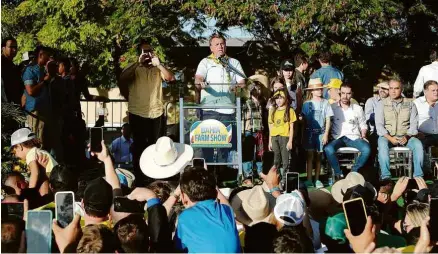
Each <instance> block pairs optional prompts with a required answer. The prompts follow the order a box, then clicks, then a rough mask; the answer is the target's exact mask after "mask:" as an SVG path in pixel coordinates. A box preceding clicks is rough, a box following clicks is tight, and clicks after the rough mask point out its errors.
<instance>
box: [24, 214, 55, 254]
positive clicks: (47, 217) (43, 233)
mask: <svg viewBox="0 0 438 254" xmlns="http://www.w3.org/2000/svg"><path fill="white" fill-rule="evenodd" d="M52 220H53V217H52V211H48V210H42V211H28V212H27V222H26V244H27V252H28V253H51V252H52Z"/></svg>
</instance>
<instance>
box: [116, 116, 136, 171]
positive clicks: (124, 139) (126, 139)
mask: <svg viewBox="0 0 438 254" xmlns="http://www.w3.org/2000/svg"><path fill="white" fill-rule="evenodd" d="M132 142H133V141H132V139H131V127H130V126H129V124H128V123H125V124H123V126H122V136H121V137H118V138H116V139H115V140H114V141H113V142H112V143H111V152H112V153H113V155H114V159H115V162H116V163H131V162H132V154H131V144H132Z"/></svg>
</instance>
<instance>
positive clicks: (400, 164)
mask: <svg viewBox="0 0 438 254" xmlns="http://www.w3.org/2000/svg"><path fill="white" fill-rule="evenodd" d="M389 158H390V169H394V170H395V175H396V176H407V177H412V151H411V149H409V148H408V147H400V146H396V147H392V148H390V149H389Z"/></svg>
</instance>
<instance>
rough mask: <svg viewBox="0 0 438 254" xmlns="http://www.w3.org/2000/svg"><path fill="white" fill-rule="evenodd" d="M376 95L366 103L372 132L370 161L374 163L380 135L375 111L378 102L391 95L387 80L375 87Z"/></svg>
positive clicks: (367, 117) (366, 114)
mask: <svg viewBox="0 0 438 254" xmlns="http://www.w3.org/2000/svg"><path fill="white" fill-rule="evenodd" d="M374 89H375V92H374V96H373V97H371V98H369V99H368V100H367V102H366V103H365V119H366V121H367V124H368V127H369V130H370V133H369V136H368V141H369V143H370V146H371V154H370V158H369V160H368V163H370V164H374V163H375V162H376V156H377V140H378V138H379V136H378V135H377V130H376V123H375V120H374V119H375V113H376V108H377V104H379V102H380V101H381V100H383V99H385V98H387V97H388V96H389V84H388V82H387V81H382V82H380V83H379V84H377V86H376V87H375V88H374Z"/></svg>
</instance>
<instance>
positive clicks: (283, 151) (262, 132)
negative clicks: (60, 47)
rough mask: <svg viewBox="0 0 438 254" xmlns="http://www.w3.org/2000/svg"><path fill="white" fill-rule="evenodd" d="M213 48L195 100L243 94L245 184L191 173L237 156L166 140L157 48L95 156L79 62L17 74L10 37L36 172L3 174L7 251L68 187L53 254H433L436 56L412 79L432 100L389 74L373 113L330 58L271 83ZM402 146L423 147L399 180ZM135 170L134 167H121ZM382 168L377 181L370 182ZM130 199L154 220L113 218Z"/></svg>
mask: <svg viewBox="0 0 438 254" xmlns="http://www.w3.org/2000/svg"><path fill="white" fill-rule="evenodd" d="M209 44H210V50H211V55H209V56H207V57H205V58H204V59H202V61H201V62H200V63H199V65H198V67H197V70H196V74H195V77H194V83H195V87H196V89H197V93H198V95H199V96H198V97H199V101H198V102H199V103H201V104H203V105H228V104H232V103H233V100H234V98H235V93H236V92H237V91H238V90H240V89H239V88H242V89H243V90H244V91H247V94H248V95H247V98H246V100H245V101H244V106H243V109H244V110H243V112H244V114H243V115H244V121H243V129H244V133H242V135H243V136H244V142H243V144H242V145H243V146H244V147H245V149H243V150H244V154H242V157H243V161H244V162H243V165H242V168H243V172H242V173H243V175H244V179H246V180H245V181H244V184H243V185H242V186H238V187H236V188H234V189H229V188H220V182H219V181H218V177H217V172H216V171H215V170H212V167H211V166H210V165H204V166H194V165H192V160H193V158H204V159H205V161H207V164H208V162H211V161H212V158H213V156H214V157H215V159H214V160H216V161H215V162H224V161H226V160H227V157H228V156H229V151H230V150H231V149H218V150H216V151H213V150H212V149H193V148H192V147H191V146H190V145H187V144H180V143H176V142H174V140H172V139H171V138H169V137H167V136H165V133H166V132H165V122H166V116H165V109H164V105H165V104H164V102H163V90H162V81H163V80H164V81H169V82H171V81H173V80H175V76H174V74H173V73H172V72H171V71H170V69H169V68H167V67H165V66H164V64H163V63H161V62H160V60H159V58H158V57H157V56H156V55H155V54H154V51H153V48H152V46H151V44H150V43H149V42H148V41H141V42H140V43H139V44H138V47H137V53H138V61H137V62H135V63H132V64H130V65H128V66H127V67H126V68H125V70H124V71H123V72H122V74H121V76H120V79H119V81H118V86H119V88H120V91H121V94H122V95H123V96H124V97H125V98H126V99H127V100H128V111H129V124H125V125H124V126H123V128H122V136H121V137H120V138H118V139H116V140H114V141H113V142H112V144H111V146H110V148H107V147H106V144H105V142H104V141H102V143H101V145H102V150H101V151H89V158H88V159H87V158H86V156H85V153H84V150H85V147H86V142H85V133H86V131H85V124H84V121H83V119H82V112H81V108H80V98H81V94H82V95H84V97H85V98H86V99H89V100H101V101H104V100H105V99H106V98H103V97H98V96H92V95H90V94H89V92H88V89H87V82H86V79H85V76H84V74H83V72H81V71H80V66H79V64H78V62H77V61H76V60H75V59H73V58H63V57H54V56H53V55H54V54H53V52H52V51H51V50H50V49H48V48H45V47H38V48H37V49H36V50H35V51H34V56H33V58H30V59H29V62H28V63H26V64H24V65H22V66H16V65H15V64H14V63H13V59H14V57H15V55H16V52H17V41H16V40H15V39H14V38H6V39H4V40H2V102H4V101H7V102H13V103H15V104H17V105H18V106H19V107H21V108H22V109H23V110H24V112H26V114H27V126H28V128H21V127H19V126H17V127H16V129H15V131H14V132H13V134H12V135H11V138H10V146H11V150H12V152H13V154H14V156H16V157H17V158H18V159H20V160H22V161H23V162H25V164H26V169H27V172H26V174H22V173H20V172H15V171H12V172H10V173H8V174H6V175H2V203H16V202H23V205H24V213H23V216H22V217H20V216H18V217H17V216H6V217H3V214H2V221H1V224H2V229H1V232H2V250H3V251H4V252H11V253H13V252H25V251H26V250H27V251H32V246H29V245H27V246H26V237H25V235H26V229H25V228H26V227H25V223H26V220H27V219H28V218H27V211H41V210H50V211H52V212H53V213H54V212H55V211H54V207H55V206H56V204H55V201H54V197H55V194H56V193H60V192H65V191H71V192H73V193H74V197H75V199H76V200H75V201H76V202H75V205H74V206H75V209H74V214H75V216H74V219H73V220H72V222H71V223H70V224H69V225H68V226H66V227H61V226H60V224H59V223H58V222H57V221H56V220H54V221H53V225H52V231H53V239H52V240H53V244H52V252H60V253H65V252H78V253H79V252H80V253H84V252H105V253H113V252H129V253H131V252H132V253H135V252H139V253H140V252H267V253H268V252H275V253H323V252H329V253H331V252H333V253H337V252H342V253H352V252H355V253H371V252H375V253H394V252H415V253H424V252H437V251H438V247H437V242H435V241H434V239H433V238H434V236H433V237H431V234H430V228H429V226H428V223H429V220H430V217H432V216H438V214H431V213H430V211H431V208H430V202H431V199H434V198H438V182H436V181H433V182H430V181H427V180H428V177H433V168H431V167H430V168H428V167H426V165H425V163H424V162H425V157H426V156H425V154H428V153H429V150H430V149H429V148H431V147H436V146H438V71H435V72H434V71H431V70H435V69H436V66H437V64H438V57H437V53H438V52H437V51H436V50H435V51H433V52H432V54H431V61H432V64H430V65H428V66H425V67H423V68H422V69H421V71H420V72H419V77H418V78H417V81H416V84H415V88H414V90H415V91H414V94H415V96H420V95H421V93H423V94H424V95H423V96H421V97H418V98H412V99H411V98H407V97H405V95H404V93H403V86H404V82H403V81H402V80H400V79H399V78H398V77H396V76H391V75H390V76H387V77H385V78H384V80H380V81H379V82H378V84H377V85H376V90H375V93H374V96H373V97H372V98H370V99H368V100H367V102H366V104H365V107H364V108H362V106H361V105H360V104H359V103H358V102H357V101H356V100H354V99H353V95H354V93H353V90H354V89H355V87H354V85H353V84H351V83H349V82H348V80H346V79H345V78H344V74H343V73H342V72H341V71H340V70H339V69H337V68H335V67H334V66H332V65H331V59H330V58H331V56H330V54H329V53H326V52H323V53H321V54H319V55H318V58H317V61H316V62H317V63H318V66H319V68H318V67H315V65H314V64H313V63H310V60H309V59H308V58H307V56H305V55H304V54H301V53H299V54H297V55H295V56H294V57H293V59H286V60H284V61H283V62H282V63H281V65H280V70H279V72H278V73H277V76H276V77H274V78H272V80H271V82H269V81H268V80H269V79H268V78H267V77H266V75H260V74H257V75H254V76H252V77H250V78H249V80H248V79H246V77H244V74H243V73H244V72H243V69H242V66H241V64H240V62H239V61H238V60H237V59H234V58H231V57H229V56H228V55H227V54H226V39H225V38H224V37H222V36H221V35H218V34H214V35H212V36H211V38H210V40H209ZM434 68H435V69H434ZM242 74H243V75H242ZM417 83H422V84H421V87H422V89H421V87H420V89H419V88H418V85H417ZM235 113H236V112H235V109H233V108H232V107H224V108H212V109H207V107H204V108H203V109H200V110H199V112H198V116H199V117H200V118H201V120H207V119H216V120H219V121H221V122H231V121H235V116H234V114H235ZM103 116H104V114H103ZM131 134H132V139H131ZM233 135H234V136H233V138H232V139H235V135H240V133H239V134H237V133H236V131H235V130H233ZM248 144H249V145H248ZM398 146H400V147H407V148H409V149H410V151H412V154H413V169H414V170H413V174H412V175H406V176H403V177H401V178H399V179H396V180H395V181H394V179H393V178H392V174H391V167H390V163H391V162H390V154H389V153H390V149H391V148H392V147H398ZM342 147H350V148H355V149H357V150H358V152H359V154H358V158H357V159H356V160H355V161H354V165H353V167H352V168H351V172H349V173H348V174H347V172H346V171H345V170H343V169H342V168H341V166H340V163H339V161H338V157H337V151H338V149H340V148H342ZM246 148H248V149H246ZM89 150H90V149H89ZM245 153H248V154H249V155H248V154H245ZM131 154H132V155H131ZM269 155H271V156H272V160H271V161H270V162H268V161H269V160H267V159H266V158H267V157H268V156H269ZM304 157H306V159H304ZM324 160H326V161H327V162H328V165H329V169H328V171H329V172H332V174H331V173H329V175H332V178H331V179H332V182H329V183H328V184H324V183H323V182H322V181H321V179H320V176H321V168H322V167H323V166H322V164H323V162H324ZM130 161H132V162H133V165H132V166H133V167H132V170H131V169H123V168H116V167H115V166H114V165H115V162H130ZM377 164H378V166H377V168H378V169H379V170H378V171H379V173H378V176H374V175H369V174H365V173H364V172H366V171H367V170H371V168H373V167H374V165H377ZM264 168H267V169H268V170H266V171H265V170H263V169H264ZM299 168H305V171H306V173H307V179H306V181H305V182H304V183H301V182H300V184H299V185H298V186H296V187H297V188H296V189H294V190H291V191H286V189H285V175H286V173H287V172H297V171H299ZM344 174H345V175H344ZM254 175H256V176H258V178H259V181H253V179H254V177H253V176H254ZM120 197H126V198H127V199H129V200H131V201H136V202H146V205H145V207H144V213H143V212H141V213H138V212H130V211H125V212H120V211H117V210H118V209H116V207H115V205H114V200H115V199H116V198H120ZM357 198H360V199H362V200H363V204H364V208H365V210H366V213H365V214H366V215H367V219H366V225H365V227H364V230H363V232H362V233H360V234H355V233H354V232H352V231H350V230H351V228H350V226H351V225H350V224H351V223H349V221H348V218H347V215H346V214H345V211H344V209H343V203H344V202H347V201H351V200H354V199H357Z"/></svg>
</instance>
